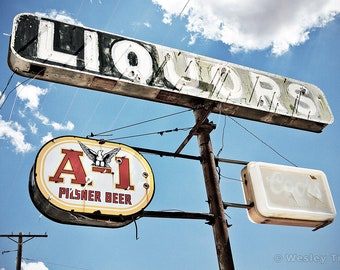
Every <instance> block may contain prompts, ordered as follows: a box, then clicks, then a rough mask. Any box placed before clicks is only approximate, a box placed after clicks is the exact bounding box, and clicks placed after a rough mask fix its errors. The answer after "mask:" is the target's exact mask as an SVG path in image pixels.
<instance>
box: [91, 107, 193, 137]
mask: <svg viewBox="0 0 340 270" xmlns="http://www.w3.org/2000/svg"><path fill="white" fill-rule="evenodd" d="M188 111H191V109H186V110H183V111H179V112H176V113H171V114H167V115H163V116H159V117H156V118H152V119H149V120H144V121H140V122H137V123H134V124H130V125H127V126H123V127H119V128H115V129H110V130H107V131H103V132H99V133H96V134H93V133H92V132H91V134H90V135H88V136H87V137H90V138H91V137H97V136H111V135H112V134H107V133H110V132H114V131H118V130H122V129H125V128H130V127H135V126H138V125H142V124H146V123H149V122H152V121H157V120H160V119H164V118H167V117H171V116H175V115H178V114H182V113H185V112H188Z"/></svg>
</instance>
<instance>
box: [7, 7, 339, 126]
mask: <svg viewBox="0 0 340 270" xmlns="http://www.w3.org/2000/svg"><path fill="white" fill-rule="evenodd" d="M8 63H9V66H10V68H11V69H12V70H13V71H14V72H16V73H18V74H20V75H22V76H27V77H34V78H37V79H41V80H47V81H52V82H57V83H63V84H68V85H73V86H77V87H82V88H88V89H94V90H99V91H105V92H108V93H112V94H119V95H124V96H130V97H135V98H141V99H146V100H151V101H156V102H162V103H166V104H172V105H177V106H183V107H189V108H194V107H196V106H197V105H201V104H204V103H209V102H214V103H215V104H216V106H215V108H214V110H213V112H215V113H222V114H226V115H231V116H236V117H241V118H246V119H250V120H256V121H261V122H265V123H270V124H276V125H282V126H287V127H292V128H298V129H303V130H308V131H313V132H321V131H322V129H323V128H324V127H325V126H326V125H328V124H331V123H332V122H333V115H332V112H331V110H330V107H329V105H328V103H327V101H326V98H325V96H324V94H323V92H322V91H321V90H320V89H319V88H318V87H317V86H315V85H313V84H310V83H306V82H301V81H297V80H294V79H290V78H286V77H283V76H278V75H274V74H271V73H267V72H263V71H259V70H255V69H251V68H248V67H243V66H240V65H236V64H232V63H229V62H225V61H220V60H217V59H212V58H208V57H204V56H201V55H196V54H192V53H189V52H185V51H181V50H177V49H173V48H168V47H164V46H160V45H155V44H151V43H147V42H144V41H139V40H135V39H131V38H127V37H123V36H119V35H116V34H109V33H106V32H102V31H98V30H94V29H90V28H85V27H83V26H78V25H70V24H66V23H63V22H59V21H55V20H52V19H49V18H43V17H39V16H36V15H32V14H19V15H17V16H16V17H15V19H14V23H13V31H12V35H11V42H10V47H9V57H8Z"/></svg>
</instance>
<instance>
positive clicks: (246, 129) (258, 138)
mask: <svg viewBox="0 0 340 270" xmlns="http://www.w3.org/2000/svg"><path fill="white" fill-rule="evenodd" d="M228 117H229V118H230V119H231V120H232V121H233V122H234V123H236V124H237V125H239V126H240V127H241V128H243V129H244V130H245V131H247V132H248V133H249V134H250V135H252V136H253V137H254V138H256V139H257V140H258V141H260V142H261V143H262V144H264V145H265V146H267V147H268V148H269V149H270V150H272V151H273V152H274V153H275V154H277V155H278V156H280V157H281V158H283V159H284V160H285V161H287V162H288V163H289V164H291V165H293V166H294V167H298V165H296V164H295V163H294V162H292V161H291V160H289V159H288V158H286V157H285V156H284V155H282V154H281V153H280V152H279V151H277V150H276V149H275V148H274V147H272V146H271V145H269V144H268V143H266V142H265V141H264V140H262V139H261V138H260V137H258V136H257V135H256V134H255V133H254V132H252V131H250V130H249V129H248V128H246V127H245V126H244V125H242V124H241V123H240V122H238V121H237V120H235V119H234V118H233V117H231V116H228Z"/></svg>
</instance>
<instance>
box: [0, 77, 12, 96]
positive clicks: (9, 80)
mask: <svg viewBox="0 0 340 270" xmlns="http://www.w3.org/2000/svg"><path fill="white" fill-rule="evenodd" d="M14 74H15V73H14V71H13V72H12V75H11V76H10V77H9V79H8V81H7V84H6V86H5V88H4V90H2V92H1V94H0V101H1V99H2V97H3V95H4V94H5V92H6V90H7V87H8V85H9V84H10V82H11V80H12V78H13V76H14Z"/></svg>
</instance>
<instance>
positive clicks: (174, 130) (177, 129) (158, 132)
mask: <svg viewBox="0 0 340 270" xmlns="http://www.w3.org/2000/svg"><path fill="white" fill-rule="evenodd" d="M190 129H191V127H188V128H174V129H168V130H162V131H157V132H149V133H143V134H137V135H130V136H125V137H119V138H112V139H109V140H110V141H113V140H121V139H130V138H136V137H144V136H149V135H157V134H158V135H161V136H163V135H164V133H170V132H177V131H187V130H190Z"/></svg>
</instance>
